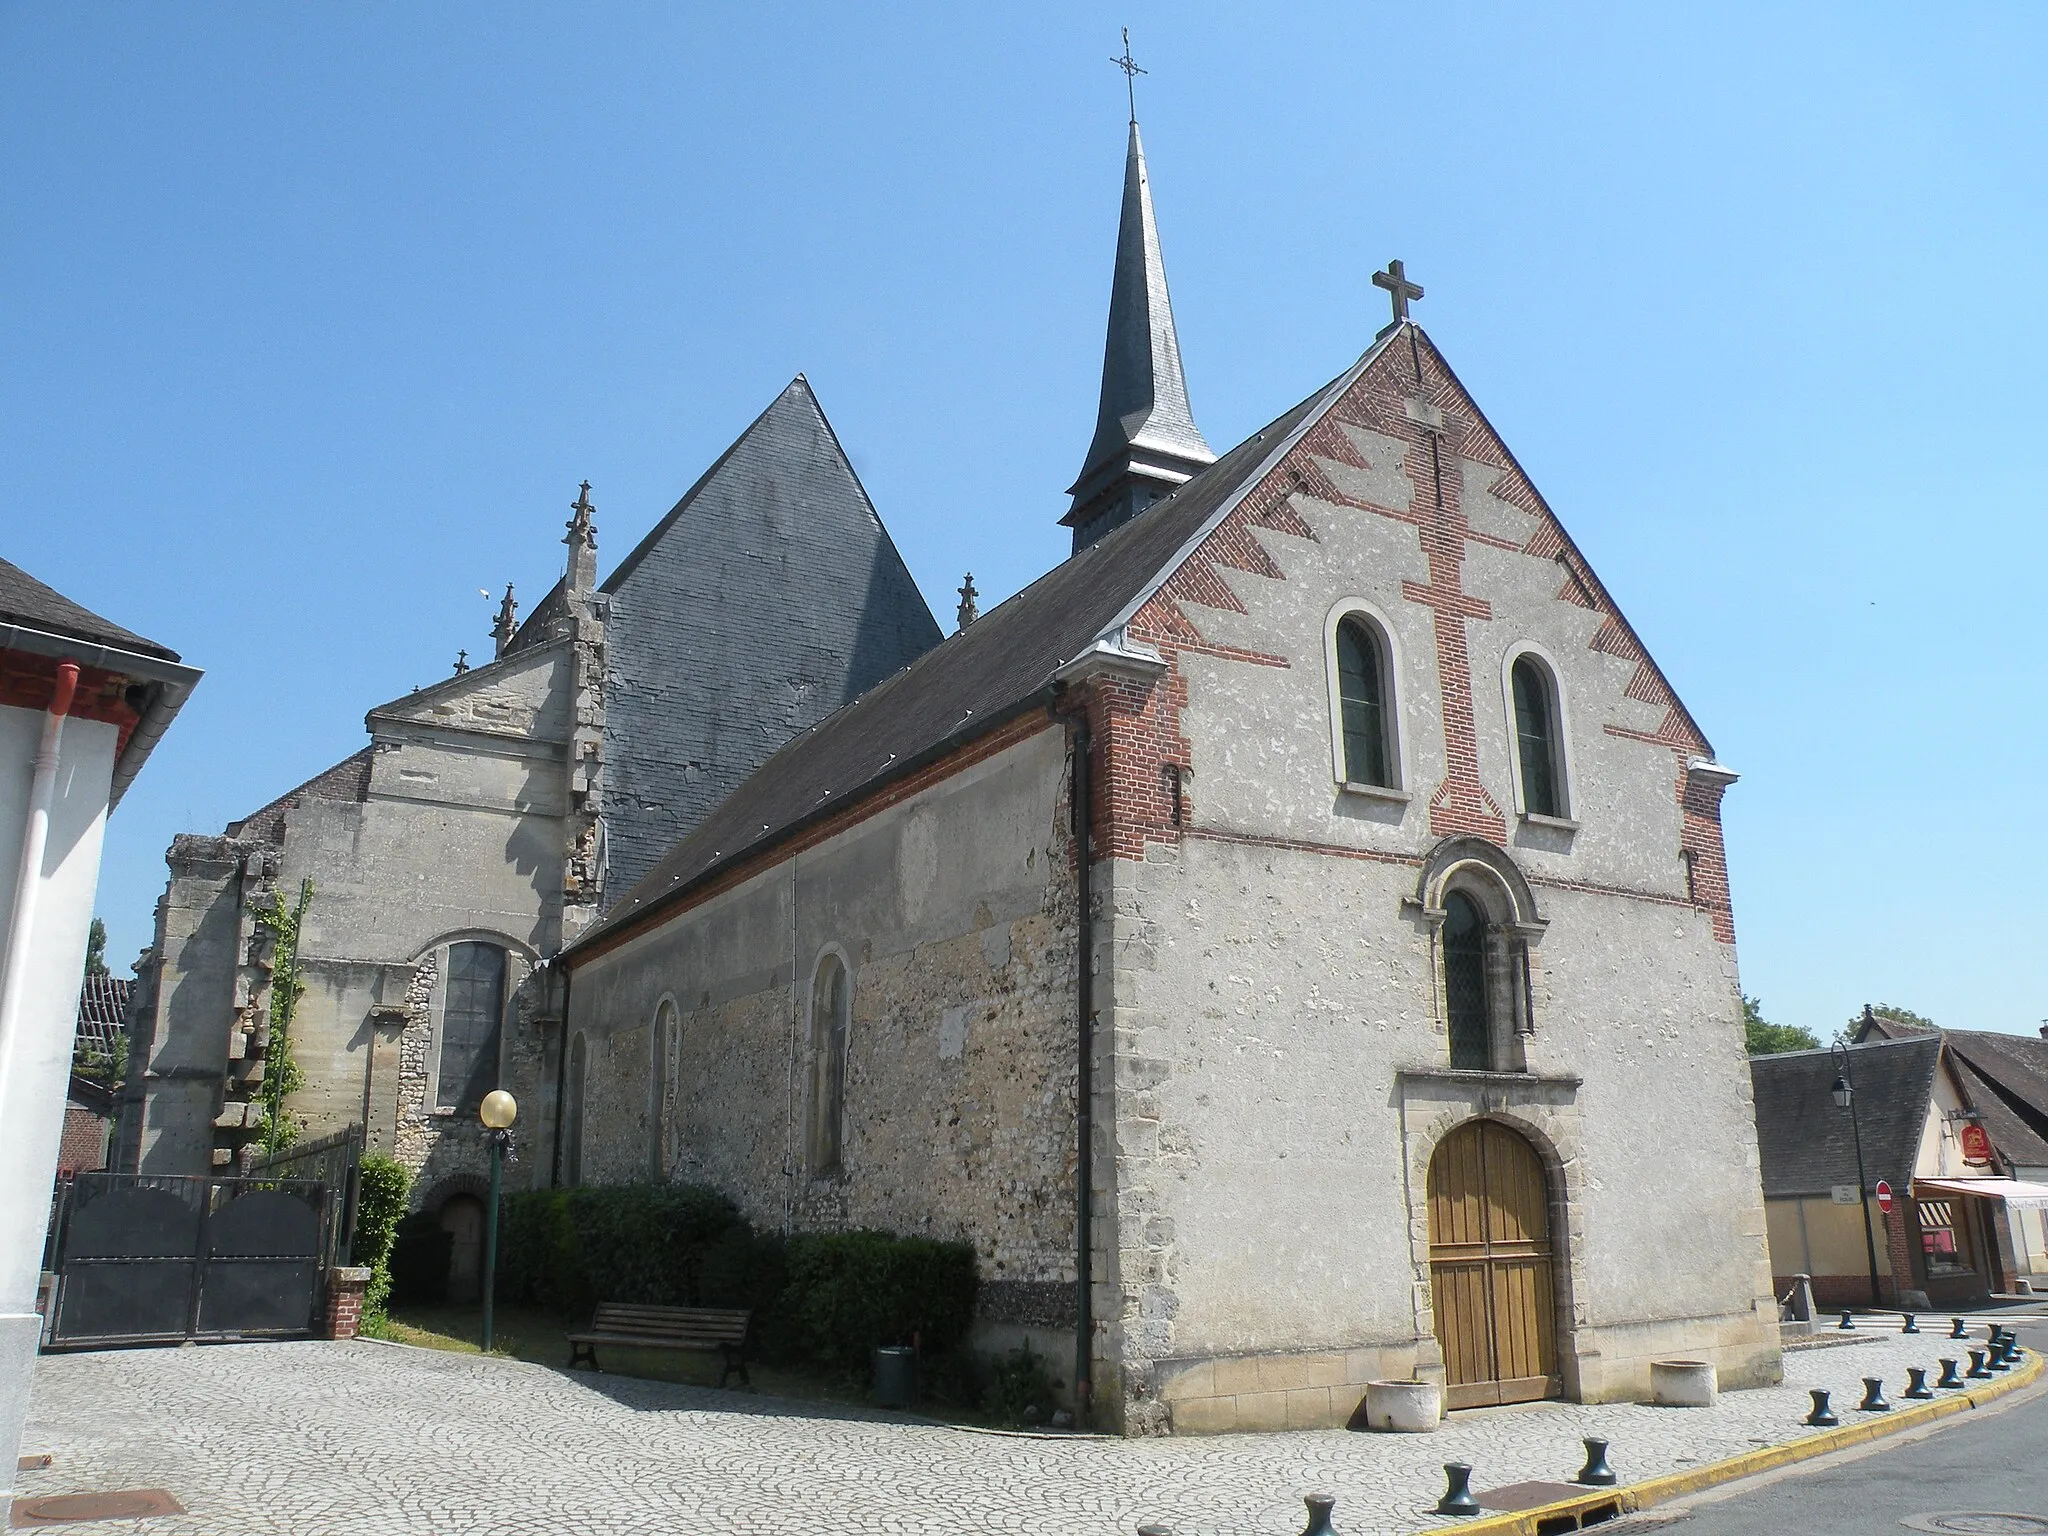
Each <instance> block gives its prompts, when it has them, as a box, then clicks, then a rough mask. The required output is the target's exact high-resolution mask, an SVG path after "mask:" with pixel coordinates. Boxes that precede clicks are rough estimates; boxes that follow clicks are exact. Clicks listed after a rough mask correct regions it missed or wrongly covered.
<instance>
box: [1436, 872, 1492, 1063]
mask: <svg viewBox="0 0 2048 1536" xmlns="http://www.w3.org/2000/svg"><path fill="white" fill-rule="evenodd" d="M1443 944H1444V1003H1445V1012H1446V1014H1447V1015H1448V1017H1449V1022H1450V1027H1451V1065H1452V1066H1453V1067H1455V1068H1458V1069H1459V1070H1461V1071H1468V1072H1486V1071H1490V1070H1491V1069H1492V1067H1493V1010H1492V1006H1491V1001H1490V999H1489V997H1488V987H1487V982H1486V914H1485V913H1484V912H1482V911H1481V910H1480V909H1479V903H1478V902H1476V901H1474V900H1473V899H1472V898H1471V897H1470V896H1467V895H1466V894H1465V893H1464V892H1463V891H1452V892H1450V893H1449V894H1448V895H1446V896H1445V897H1444V930H1443Z"/></svg>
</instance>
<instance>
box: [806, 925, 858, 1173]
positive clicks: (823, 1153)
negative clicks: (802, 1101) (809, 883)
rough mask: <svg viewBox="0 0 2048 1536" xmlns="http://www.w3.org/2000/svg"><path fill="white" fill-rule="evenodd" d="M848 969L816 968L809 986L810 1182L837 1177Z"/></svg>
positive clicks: (830, 963)
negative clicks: (827, 1176) (833, 1175)
mask: <svg viewBox="0 0 2048 1536" xmlns="http://www.w3.org/2000/svg"><path fill="white" fill-rule="evenodd" d="M847 994H848V988H847V982H846V966H845V965H844V964H843V963H842V962H841V961H840V959H839V958H838V957H837V956H836V955H827V956H826V957H825V958H824V960H822V961H821V962H820V963H819V965H818V975H817V979H816V980H815V981H814V982H812V983H811V1122H810V1136H809V1141H810V1148H809V1150H810V1163H811V1177H813V1178H823V1177H824V1176H826V1175H828V1174H834V1173H837V1172H839V1170H840V1167H841V1163H842V1160H843V1147H842V1144H841V1138H842V1128H843V1126H844V1124H845V1120H846V1026H847V1014H848V1012H849V1005H850V1001H851V1000H850V998H849V997H848V995H847Z"/></svg>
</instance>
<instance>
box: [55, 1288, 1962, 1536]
mask: <svg viewBox="0 0 2048 1536" xmlns="http://www.w3.org/2000/svg"><path fill="white" fill-rule="evenodd" d="M1885 1326H1887V1327H1889V1326H1891V1325H1885ZM1976 1331H1977V1332H1978V1333H1980V1334H1981V1332H1982V1330H1981V1329H1978V1330H1976ZM1863 1339H1864V1340H1865V1342H1859V1343H1858V1344H1856V1345H1854V1346H1853V1347H1844V1348H1829V1349H1814V1350H1803V1351H1798V1352H1795V1353H1791V1354H1788V1355H1787V1356H1786V1357H1785V1365H1786V1384H1785V1385H1784V1386H1781V1387H1774V1388H1770V1389H1767V1390H1763V1391H1755V1392H1739V1393H1730V1394H1727V1395H1726V1396H1725V1397H1723V1399H1722V1401H1721V1405H1720V1406H1719V1407H1717V1408H1713V1409H1660V1408H1648V1407H1642V1406H1637V1405H1632V1404H1614V1405H1608V1406H1603V1407H1581V1406H1578V1405H1576V1404H1569V1403H1545V1404H1537V1405H1530V1406H1526V1407H1521V1408H1511V1409H1494V1410H1489V1411H1485V1412H1480V1413H1470V1414H1461V1415H1459V1416H1458V1417H1457V1418H1456V1419H1455V1420H1454V1421H1453V1422H1451V1423H1449V1424H1447V1425H1446V1426H1445V1427H1444V1428H1443V1429H1442V1430H1440V1431H1439V1432H1437V1433H1436V1434H1432V1435H1367V1434H1349V1433H1346V1432H1344V1431H1341V1430H1331V1431H1300V1432H1295V1433H1290V1434H1274V1435H1231V1436H1223V1437H1217V1438H1208V1439H1198V1438H1185V1439H1172V1440H1145V1441H1122V1440H1109V1439H1098V1438H1092V1437H1078V1436H1067V1437H1041V1436H1025V1435H1006V1434H1001V1433H991V1432H982V1431H975V1430H966V1429H955V1428H950V1427H946V1426H943V1425H937V1424H931V1423H926V1422H923V1421H919V1420H913V1419H907V1418H903V1417H900V1416H895V1415H886V1414H881V1413H874V1414H864V1413H860V1412H858V1411H850V1410H836V1409H830V1408H824V1407H820V1406H818V1405H814V1404H804V1403H792V1402H786V1401H778V1400H775V1399H772V1398H765V1397H753V1396H750V1395H747V1394H744V1393H734V1392H716V1391H710V1390H707V1389H702V1388H691V1387H681V1386H674V1385H671V1384H669V1383H665V1382H649V1381H638V1380H634V1379H631V1378H628V1377H619V1376H602V1375H599V1376H593V1375H590V1374H588V1373H578V1374H576V1375H573V1376H570V1375H565V1374H564V1373H562V1372H559V1371H554V1370H550V1369H548V1368H546V1367H544V1366H538V1365H530V1364H526V1363H523V1362H520V1361H515V1360H505V1359H486V1358H483V1357H480V1356H476V1355H456V1354H444V1353H439V1352H436V1351H432V1350H425V1349H411V1348H407V1347H404V1346H402V1345H391V1344H377V1343H372V1342H368V1341H358V1342H355V1343H348V1344H325V1343H288V1344H242V1345H212V1346H204V1347H198V1348H185V1349H141V1350H125V1351H110V1352H106V1353H99V1354H76V1355H49V1356H45V1357H44V1358H43V1359H42V1361H41V1363H40V1365H39V1367H38V1374H37V1380H36V1397H35V1403H34V1407H33V1410H32V1413H31V1417H30V1421H29V1430H28V1434H27V1437H26V1439H25V1440H24V1442H23V1450H24V1451H25V1452H27V1451H44V1450H47V1451H51V1452H54V1453H55V1455H56V1458H57V1460H56V1464H55V1465H54V1466H52V1467H51V1468H49V1469H48V1470H46V1471H43V1472H34V1473H24V1474H22V1476H21V1480H20V1481H21V1484H22V1492H23V1493H24V1494H30V1495H33V1494H49V1493H71V1492H80V1491H86V1490H91V1489H112V1488H137V1487H162V1488H167V1489H169V1490H171V1491H172V1492H173V1493H175V1494H176V1495H177V1496H178V1498H180V1499H181V1500H183V1501H184V1503H185V1505H186V1507H187V1509H188V1510H189V1513H188V1514H186V1515H182V1516H166V1517H162V1518H157V1519H151V1520H142V1521H101V1522H94V1523H92V1524H89V1525H78V1526H72V1527H69V1529H71V1530H75V1531H78V1532H80V1533H82V1536H90V1533H98V1532H109V1531H132V1532H136V1533H138V1536H187V1533H190V1536H201V1533H204V1536H258V1533H266V1536H267V1533H271V1532H277V1533H285V1532H289V1533H292V1536H327V1533H335V1536H340V1533H357V1532H360V1533H363V1536H401V1533H405V1536H414V1533H417V1536H427V1533H432V1536H457V1533H460V1536H500V1533H515V1532H517V1533H526V1532H535V1533H539V1532H546V1533H549V1536H582V1533H606V1536H610V1533H619V1536H625V1533H629V1532H630V1533H643V1532H644V1533H648V1536H654V1533H660V1536H675V1533H678V1532H691V1533H696V1532H716V1533H724V1532H735V1533H759V1536H781V1533H785V1532H787V1533H790V1536H796V1533H799V1532H801V1533H805V1536H816V1533H819V1532H846V1533H849V1536H851V1533H856V1532H858V1533H871V1532H886V1533H905V1536H911V1533H915V1536H923V1533H930V1536H959V1533H961V1532H963V1531H979V1532H1018V1533H1031V1536H1111V1533H1120V1536H1131V1532H1132V1531H1133V1530H1134V1529H1135V1527H1136V1526H1137V1525H1138V1524H1139V1523H1141V1522H1146V1521H1159V1522H1163V1523H1165V1524H1167V1525H1169V1526H1171V1527H1173V1528H1174V1529H1175V1530H1176V1531H1177V1532H1179V1533H1180V1536H1290V1533H1292V1532H1296V1531H1299V1530H1300V1529H1301V1526H1302V1523H1303V1510H1302V1504H1301V1496H1302V1495H1303V1494H1304V1493H1309V1492H1313V1491H1317V1490H1327V1491H1329V1492H1331V1493H1334V1494H1335V1495H1336V1496H1337V1525H1338V1528H1339V1529H1340V1530H1343V1531H1347V1532H1357V1533H1362V1532H1367V1531H1414V1530H1419V1529H1422V1528H1424V1527H1426V1526H1430V1525H1435V1524H1438V1523H1440V1522H1439V1521H1438V1520H1437V1519H1436V1517H1435V1516H1434V1515H1432V1514H1431V1513H1430V1506H1431V1505H1432V1504H1433V1503H1434V1502H1435V1500H1436V1498H1437V1496H1438V1494H1439V1493H1440V1492H1441V1490H1442V1487H1443V1474H1442V1472H1441V1470H1440V1465H1441V1463H1443V1462H1446V1461H1469V1462H1471V1463H1472V1464H1473V1465H1474V1467H1475V1468H1477V1472H1476V1474H1475V1476H1474V1478H1473V1486H1474V1487H1475V1488H1481V1489H1484V1488H1492V1487H1498V1486H1500V1485H1502V1484H1506V1483H1514V1482H1520V1481H1524V1480H1528V1479H1549V1480H1563V1479H1567V1478H1569V1477H1570V1476H1571V1474H1572V1473H1573V1472H1575V1471H1576V1470H1577V1469H1578V1466H1579V1461H1580V1457H1581V1454H1582V1453H1581V1449H1580V1445H1579V1441H1580V1439H1581V1437H1582V1436H1584V1435H1589V1434H1590V1435H1599V1436H1603V1437H1605V1438H1607V1439H1610V1440H1612V1441H1613V1442H1614V1449H1613V1452H1612V1460H1613V1463H1614V1467H1615V1470H1616V1471H1617V1472H1619V1473H1620V1474H1621V1478H1622V1481H1623V1482H1624V1483H1626V1482H1633V1481H1637V1480H1639V1479H1642V1478H1645V1477H1652V1476H1656V1475H1659V1474H1661V1473H1666V1472H1672V1471H1676V1470H1679V1469H1680V1468H1682V1467H1685V1466H1690V1465H1696V1464H1698V1463H1701V1462H1706V1461H1713V1460H1719V1459H1721V1458H1723V1457H1726V1456H1731V1455H1735V1454H1738V1453H1740V1452H1743V1451H1747V1450H1750V1449H1752V1448H1754V1447H1756V1446H1758V1445H1763V1444H1771V1443H1775V1442H1777V1441H1781V1440H1788V1439H1796V1438H1798V1437H1799V1436H1800V1435H1803V1434H1806V1433H1809V1431H1807V1430H1805V1429H1804V1428H1803V1427H1802V1426H1801V1424H1800V1422H1799V1421H1800V1418H1801V1416H1802V1415H1803V1414H1804V1413H1805V1411H1806V1408H1807V1397H1806V1391H1805V1389H1806V1388H1807V1387H1809V1386H1825V1387H1829V1388H1832V1389H1833V1390H1834V1392H1835V1403H1836V1407H1837V1409H1838V1410H1839V1411H1840V1412H1841V1414H1842V1417H1843V1420H1844V1422H1845V1423H1846V1422H1852V1421H1853V1420H1854V1419H1855V1418H1856V1417H1857V1415H1856V1414H1855V1412H1854V1405H1855V1403H1856V1401H1857V1399H1858V1398H1859V1397H1860V1396H1861V1393H1862V1387H1861V1384H1860V1381H1859V1378H1860V1377H1862V1376H1866V1375H1882V1376H1883V1377H1884V1379H1885V1385H1886V1390H1887V1391H1888V1392H1889V1393H1890V1394H1891V1395H1892V1396H1893V1398H1894V1399H1896V1398H1897V1396H1898V1393H1899V1392H1900V1391H1901V1390H1902V1389H1903V1388H1904V1385H1905V1367H1906V1366H1907V1365H1909V1364H1911V1365H1928V1366H1932V1365H1933V1363H1934V1360H1935V1358H1936V1356H1938V1355H1941V1354H1949V1353H1960V1351H1959V1350H1957V1349H1956V1348H1955V1347H1954V1346H1953V1345H1951V1343H1950V1342H1949V1341H1947V1340H1945V1339H1943V1338H1941V1337H1939V1335H1938V1334H1934V1333H1929V1334H1922V1335H1919V1336H1917V1337H1908V1338H1901V1337H1900V1336H1898V1335H1897V1334H1896V1333H1891V1332H1885V1333H1881V1334H1880V1333H1876V1332H1866V1333H1865V1334H1864V1335H1863ZM1957 1342H1958V1343H1960V1342H1961V1341H1957ZM1964 1358H1965V1359H1967V1357H1966V1356H1965V1357H1964Z"/></svg>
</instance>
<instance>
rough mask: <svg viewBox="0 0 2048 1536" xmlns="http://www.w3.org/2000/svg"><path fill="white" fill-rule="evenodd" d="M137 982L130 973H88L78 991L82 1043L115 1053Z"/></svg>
mask: <svg viewBox="0 0 2048 1536" xmlns="http://www.w3.org/2000/svg"><path fill="white" fill-rule="evenodd" d="M134 987H135V983H134V981H133V980H131V979H130V978H128V977H126V976H88V977H86V978H85V985H84V986H82V987H80V988H79V991H78V1035H77V1043H78V1045H79V1046H81V1047H84V1048H87V1049H90V1050H94V1051H98V1052H100V1053H101V1054H103V1055H112V1054H113V1050H114V1037H115V1036H116V1035H118V1034H120V1033H121V1023H122V1020H123V1019H124V1018H125V1016H126V1015H127V1012H128V994H129V993H130V992H131V991H133V990H134Z"/></svg>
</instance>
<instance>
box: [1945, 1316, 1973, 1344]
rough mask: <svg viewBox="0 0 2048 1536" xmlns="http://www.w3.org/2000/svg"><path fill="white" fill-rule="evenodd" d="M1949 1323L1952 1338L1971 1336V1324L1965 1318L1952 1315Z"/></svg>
mask: <svg viewBox="0 0 2048 1536" xmlns="http://www.w3.org/2000/svg"><path fill="white" fill-rule="evenodd" d="M1948 1323H1949V1327H1948V1336H1949V1337H1950V1338H1952V1339H1967V1338H1968V1337H1969V1336H1970V1325H1969V1324H1968V1323H1967V1322H1966V1321H1964V1319H1962V1318H1960V1317H1952V1318H1950V1319H1949V1320H1948Z"/></svg>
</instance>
